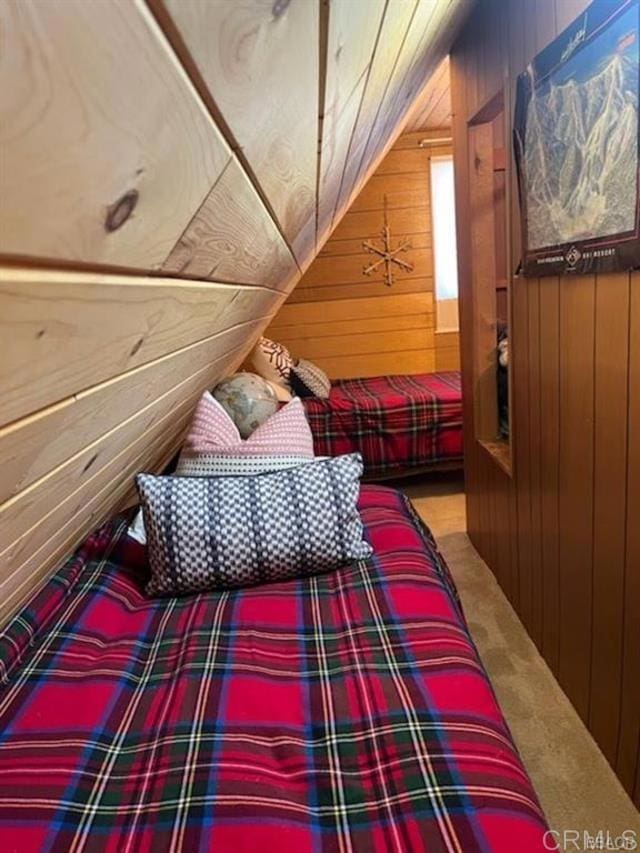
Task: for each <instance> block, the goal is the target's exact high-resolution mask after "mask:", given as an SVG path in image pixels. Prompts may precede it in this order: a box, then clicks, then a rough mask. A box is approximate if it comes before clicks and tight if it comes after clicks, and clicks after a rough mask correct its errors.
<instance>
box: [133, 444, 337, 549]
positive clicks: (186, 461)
mask: <svg viewBox="0 0 640 853" xmlns="http://www.w3.org/2000/svg"><path fill="white" fill-rule="evenodd" d="M316 458H318V459H327V458H328V457H326V456H318V457H316ZM308 463H309V457H308V456H291V455H289V456H284V455H283V456H225V455H224V454H220V453H198V454H197V455H196V456H185V455H184V454H182V455H181V456H180V459H178V465H177V467H176V470H175V476H177V477H250V476H255V475H256V474H270V473H271V472H272V471H283V470H285V469H287V468H295V467H296V465H305V464H308ZM127 534H128V535H129V536H131V537H132V539H135V540H136V542H139V543H140V544H141V545H146V544H147V533H146V530H145V526H144V518H143V516H142V510H141V509H139V510H138V512H137V513H136V516H135V518H134V519H133V521H132V522H131V524H130V525H129V528H128V530H127Z"/></svg>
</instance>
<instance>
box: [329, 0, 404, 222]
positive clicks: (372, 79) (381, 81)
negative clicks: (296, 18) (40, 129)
mask: <svg viewBox="0 0 640 853" xmlns="http://www.w3.org/2000/svg"><path fill="white" fill-rule="evenodd" d="M417 5H418V4H417V2H415V0H389V2H388V3H387V5H386V7H385V10H384V17H383V20H382V26H381V29H380V36H379V39H378V43H377V46H376V51H375V54H374V56H373V60H372V62H371V67H370V70H369V77H368V79H367V83H366V87H365V90H364V94H363V96H362V102H361V104H360V111H359V113H358V118H357V121H356V124H355V127H354V129H353V134H352V137H351V140H350V143H349V151H348V155H347V160H346V163H345V168H344V171H343V174H342V176H341V182H340V190H339V193H338V196H337V198H336V204H335V208H334V211H333V216H334V217H335V216H336V215H337V214H338V213H339V211H341V210H344V209H346V204H347V201H348V199H349V198H350V197H351V194H352V192H353V189H354V186H355V185H356V182H357V180H358V178H359V177H360V175H361V174H362V171H361V169H362V160H363V157H364V152H365V149H366V146H367V143H368V141H369V137H370V135H371V132H372V130H373V127H374V125H375V123H376V120H377V118H378V114H379V112H380V107H381V104H382V101H383V99H384V96H385V94H386V92H387V89H388V87H389V85H392V81H393V80H395V79H396V77H395V69H396V64H397V62H398V59H399V56H400V52H401V50H402V48H403V44H404V41H405V38H406V36H407V32H408V29H409V26H410V25H411V21H412V19H413V16H414V14H415V11H416V8H417Z"/></svg>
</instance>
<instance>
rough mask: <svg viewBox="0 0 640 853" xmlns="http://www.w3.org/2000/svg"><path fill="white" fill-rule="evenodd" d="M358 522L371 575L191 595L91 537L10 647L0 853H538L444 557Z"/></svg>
mask: <svg viewBox="0 0 640 853" xmlns="http://www.w3.org/2000/svg"><path fill="white" fill-rule="evenodd" d="M360 506H361V511H362V516H363V521H364V523H365V527H366V531H367V536H368V538H369V541H370V542H371V543H372V545H373V546H374V549H375V556H374V557H373V558H372V559H371V560H369V561H367V562H366V563H360V564H356V565H353V566H350V567H348V568H345V569H342V570H340V571H337V572H332V573H330V574H326V575H323V576H319V577H313V578H307V579H304V580H297V581H288V582H283V583H276V584H272V585H269V586H263V587H252V588H250V589H246V590H242V591H236V592H219V593H206V594H201V595H198V596H193V597H190V598H180V599H169V600H151V599H147V598H145V597H144V595H143V593H142V587H143V585H144V581H145V579H146V568H145V551H144V548H143V547H142V546H141V545H139V544H138V543H137V542H135V541H134V540H132V539H128V538H126V537H125V536H124V531H125V529H126V522H125V521H124V520H122V519H120V520H116V521H115V522H113V523H111V524H110V525H107V526H105V528H103V529H102V530H101V531H99V532H98V533H97V534H94V535H93V537H91V539H89V540H88V541H87V543H85V545H84V546H83V548H82V549H81V550H80V551H79V553H78V554H77V555H76V557H75V558H74V559H72V560H71V561H69V563H68V564H67V565H66V566H65V567H63V568H62V569H61V570H60V571H59V572H58V574H57V575H56V576H55V578H54V579H53V580H52V581H51V582H50V583H49V584H48V585H47V586H46V587H45V588H44V590H43V591H42V592H41V593H39V594H38V595H37V596H36V597H35V598H34V599H33V601H32V603H31V604H30V606H28V607H27V608H26V609H25V610H24V611H23V612H22V613H21V614H20V615H19V616H18V617H17V618H16V619H14V620H13V622H12V623H11V624H10V625H9V626H8V628H7V630H6V632H5V634H4V636H3V637H2V638H0V658H1V660H2V671H1V675H2V678H3V682H4V684H3V686H2V688H1V689H0V850H2V851H9V850H17V851H21V853H22V851H28V853H30V851H42V850H55V851H82V850H87V851H94V850H96V851H97V850H100V851H102V850H108V851H125V850H127V851H129V850H130V851H153V853H157V852H158V851H164V850H173V851H178V850H184V851H205V850H212V851H222V853H224V851H269V850H270V849H273V850H274V851H278V853H281V851H283V853H288V851H292V853H293V851H295V853H302V852H303V851H321V850H328V851H367V853H368V851H422V850H428V851H461V853H473V851H505V853H506V851H509V853H511V851H516V850H517V851H519V853H527V851H534V850H535V851H538V850H543V849H544V847H543V841H542V838H543V833H544V831H545V829H546V826H545V821H544V818H543V816H542V814H541V812H540V807H539V805H538V802H537V799H536V797H535V794H534V793H533V790H532V788H531V785H530V782H529V780H528V778H527V776H526V773H525V771H524V769H523V767H522V764H521V762H520V759H519V757H518V754H517V752H516V750H515V747H514V746H513V743H512V741H511V737H510V735H509V731H508V729H507V726H506V724H505V722H504V720H503V718H502V715H501V713H500V711H499V708H498V706H497V704H496V700H495V697H494V694H493V691H492V689H491V686H490V684H489V682H488V680H487V677H486V674H485V672H484V670H483V668H482V665H481V663H480V661H479V658H478V656H477V653H476V650H475V647H474V645H473V643H472V641H471V639H470V637H469V634H468V631H467V628H466V624H465V622H464V617H463V615H462V612H461V609H460V605H459V603H458V600H457V597H456V594H455V587H454V586H453V582H452V580H451V578H450V576H449V573H448V571H447V569H446V566H445V564H444V563H443V561H442V559H441V558H440V556H439V555H438V552H437V550H436V548H435V545H434V544H433V541H432V540H431V538H430V536H429V534H428V532H427V531H426V530H425V529H424V528H423V527H422V526H421V524H420V523H419V521H418V520H417V518H416V517H415V516H414V514H413V511H412V509H411V507H410V505H409V504H408V502H407V501H406V499H405V498H404V497H403V496H402V495H401V493H400V492H397V491H395V490H392V489H388V488H384V487H380V486H378V487H373V486H365V487H364V488H363V490H362V494H361V499H360Z"/></svg>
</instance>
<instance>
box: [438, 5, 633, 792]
mask: <svg viewBox="0 0 640 853" xmlns="http://www.w3.org/2000/svg"><path fill="white" fill-rule="evenodd" d="M586 5H587V3H586V2H584V0H481V2H480V3H479V4H478V6H477V7H476V10H475V13H474V15H473V17H472V18H471V19H470V21H469V22H468V24H467V26H466V28H465V30H464V31H463V33H462V34H461V36H460V38H459V39H458V41H457V43H456V45H455V48H454V51H453V54H452V61H451V72H452V98H453V114H454V147H455V158H456V169H457V179H456V180H457V183H456V193H457V203H458V211H459V218H458V229H459V234H458V246H459V265H460V282H461V312H462V335H461V338H462V341H461V343H462V364H463V371H464V374H465V385H464V393H465V442H466V446H465V453H466V460H467V471H466V474H467V489H468V497H467V502H468V526H469V534H470V536H471V538H472V540H473V542H474V544H475V545H476V547H477V548H478V550H479V551H480V553H481V554H482V556H483V557H484V558H485V559H486V561H487V562H488V563H489V565H490V566H491V567H492V569H493V571H494V572H495V574H496V576H497V578H498V581H499V582H500V584H501V586H502V588H503V589H504V591H505V593H506V594H507V596H508V597H509V599H510V600H511V602H512V603H513V605H514V607H515V608H516V610H517V612H518V614H519V615H520V617H521V619H522V621H523V622H524V624H525V626H526V628H527V630H528V631H529V633H530V634H531V636H532V637H533V639H534V641H535V642H536V644H537V645H538V647H539V649H540V650H541V652H542V654H543V655H544V657H545V659H546V660H547V662H548V664H549V666H550V667H551V669H552V670H553V672H554V673H555V675H556V677H557V678H558V680H559V681H560V683H561V685H562V687H563V688H564V690H565V691H566V693H567V695H568V696H569V698H570V699H571V701H572V702H573V704H574V705H575V707H576V708H577V710H578V712H579V714H580V716H581V717H582V719H583V720H584V721H585V723H586V724H587V725H588V727H589V728H590V730H591V732H592V733H593V735H594V737H595V739H596V740H597V742H598V743H599V745H600V747H601V748H602V750H603V752H604V754H605V755H606V756H607V758H608V760H609V761H610V762H611V764H612V765H613V767H614V768H615V770H616V772H617V773H618V775H619V777H620V779H621V780H622V782H623V784H624V786H625V788H626V789H627V791H628V792H629V793H630V795H631V796H632V797H633V798H634V800H635V802H636V804H640V769H639V768H640V276H639V275H638V273H632V274H617V275H598V276H583V277H571V278H568V277H561V278H557V277H556V278H540V279H536V278H530V279H522V278H512V279H511V324H512V328H511V346H512V379H513V411H512V432H513V470H512V475H511V476H510V475H509V474H507V473H506V472H505V471H504V470H503V469H502V467H500V465H499V464H497V462H496V461H495V460H494V458H493V457H492V456H491V455H490V453H489V452H488V450H487V449H486V448H484V447H482V446H481V445H480V444H479V443H478V441H477V440H476V438H475V435H476V433H475V426H474V407H473V394H474V387H473V382H474V379H473V374H474V372H473V361H472V359H473V346H474V313H473V312H474V307H473V302H472V292H471V281H472V268H473V267H472V265H473V262H474V255H475V252H476V251H478V249H477V248H475V247H474V248H475V250H474V249H472V247H471V239H470V238H471V222H470V219H469V204H468V202H469V187H470V185H471V184H472V182H473V180H474V175H473V174H472V172H473V168H474V165H473V160H472V161H471V163H470V161H469V151H468V141H467V139H468V122H469V120H470V119H471V118H472V117H473V116H475V115H477V114H478V112H479V110H481V108H482V107H483V105H484V104H486V103H488V102H489V101H490V100H491V98H492V97H493V96H494V95H495V94H496V93H497V92H499V91H500V90H501V89H502V88H503V87H504V91H505V104H506V108H507V109H506V119H507V122H508V125H509V124H510V122H511V119H510V114H511V110H512V107H513V97H514V91H515V78H516V76H517V74H518V73H519V72H521V71H522V70H523V69H524V67H525V66H526V64H527V63H528V62H529V61H530V60H531V58H532V57H533V56H534V55H535V54H536V53H537V52H538V51H539V50H540V49H541V48H542V47H544V45H545V44H547V43H548V42H549V41H551V40H552V39H553V38H554V37H555V35H556V34H558V33H560V32H561V31H562V30H563V29H564V28H565V27H566V26H567V25H568V24H569V23H570V22H571V21H572V20H573V19H574V18H575V17H576V16H577V15H578V14H579V13H580V12H581V11H582V10H583V9H584V8H585V7H586ZM507 169H508V173H507V181H508V183H509V186H510V188H511V191H512V192H511V206H510V216H509V217H508V219H509V222H508V232H509V234H510V239H511V249H512V254H511V270H513V266H514V263H515V262H516V261H517V259H518V257H519V245H518V244H519V237H518V234H519V221H518V208H517V194H516V192H515V183H514V175H513V163H512V162H511V163H508V164H507ZM587 772H589V768H585V773H587Z"/></svg>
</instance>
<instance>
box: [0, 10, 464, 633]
mask: <svg viewBox="0 0 640 853" xmlns="http://www.w3.org/2000/svg"><path fill="white" fill-rule="evenodd" d="M465 5H466V3H465V0H454V2H450V0H389V2H387V0H367V2H366V3H365V2H358V3H355V2H353V0H334V2H332V3H331V4H330V5H329V4H328V3H325V2H320V0H296V2H292V3H282V4H280V3H278V4H275V5H274V4H273V3H271V2H268V0H240V2H237V3H236V2H234V3H209V2H204V0H202V2H201V0H194V2H189V3H181V2H177V0H166V2H165V0H149V2H148V3H147V2H144V0H114V2H113V3H110V4H109V3H105V2H102V0H95V2H91V3H87V2H81V0H65V2H64V3H42V2H38V0H24V2H22V1H21V2H18V0H8V2H6V3H5V4H4V5H3V6H2V9H1V12H0V14H2V19H1V30H2V38H3V50H2V51H1V52H0V84H1V85H0V144H1V145H2V156H3V163H2V167H3V168H2V175H1V177H0V193H1V195H2V205H1V206H0V257H1V258H2V268H1V270H0V340H2V359H0V394H1V398H2V401H3V405H2V412H1V417H0V462H2V465H3V478H2V483H1V485H0V521H1V525H2V528H1V531H2V532H1V540H0V552H1V554H0V559H1V563H0V588H1V590H2V594H1V597H0V621H2V620H4V619H6V617H7V616H8V615H9V614H10V613H12V612H14V610H15V608H16V607H17V606H18V605H19V604H20V603H21V602H23V601H24V600H25V598H26V596H27V595H28V594H29V592H30V591H32V590H33V589H34V588H36V587H37V586H38V584H40V583H41V582H42V581H43V580H44V579H45V578H46V577H47V575H48V573H49V572H50V571H51V570H52V568H53V567H54V566H55V565H56V563H57V562H58V561H60V560H62V559H63V558H64V556H65V555H66V554H67V553H68V552H69V551H70V550H71V549H72V548H73V547H74V545H76V544H77V543H78V541H79V539H80V538H81V537H82V536H84V535H85V534H86V533H87V532H88V531H89V530H90V529H91V527H92V526H94V525H95V524H97V523H98V522H99V521H101V520H102V519H103V518H105V517H106V516H108V515H109V513H111V512H113V511H114V509H116V508H117V507H119V506H120V505H122V503H123V502H126V501H130V500H131V497H132V484H133V477H134V475H135V474H136V473H137V472H138V471H139V470H141V469H149V470H156V471H157V470H158V467H159V466H162V465H163V464H164V463H165V462H166V460H167V459H168V458H169V456H170V454H172V453H173V452H175V450H176V449H177V447H178V446H179V443H180V441H181V438H182V436H183V434H184V430H185V427H186V425H187V424H188V421H189V418H190V416H191V413H192V411H193V407H194V406H195V403H196V401H197V399H198V396H199V394H200V393H201V392H202V390H203V389H204V388H208V387H210V386H211V385H213V384H214V383H215V382H216V381H217V380H218V379H219V378H220V376H221V375H223V374H224V373H229V372H232V371H233V370H234V369H236V368H237V366H238V365H239V364H240V363H241V362H242V360H243V358H244V357H245V356H246V353H247V352H248V349H249V348H250V347H251V345H252V343H253V342H254V340H255V338H256V337H257V335H258V334H259V333H260V331H261V330H262V329H263V328H264V326H265V325H266V324H267V323H268V321H269V320H270V319H271V318H272V317H273V315H274V313H275V312H276V310H277V309H278V308H279V307H280V305H281V304H282V302H283V301H284V299H285V297H286V296H287V295H288V293H289V292H290V290H291V289H292V288H293V286H294V284H295V283H296V281H297V278H298V276H299V274H300V270H301V269H302V268H306V267H307V266H308V265H309V263H310V260H311V257H312V254H313V252H314V251H315V248H316V243H317V236H318V234H317V232H318V230H320V231H321V232H322V233H321V240H324V239H325V236H326V235H327V234H328V232H329V229H330V228H331V226H332V223H333V222H337V221H338V220H339V218H340V216H341V215H342V213H343V207H344V206H345V205H344V204H343V202H345V200H346V199H347V196H348V195H349V194H350V193H353V192H354V191H355V189H356V188H357V187H359V186H360V184H361V183H362V181H363V179H364V178H365V176H368V175H369V174H370V173H371V172H372V171H373V168H374V164H375V162H377V160H379V159H380V158H381V157H382V154H383V153H384V150H385V147H386V146H388V145H389V144H390V143H391V142H392V141H393V139H394V138H395V137H396V136H397V135H398V134H399V132H400V129H401V128H400V121H401V119H402V118H403V117H404V115H405V114H406V112H407V110H408V108H409V105H410V102H411V100H412V98H413V96H414V94H416V93H417V92H418V90H419V89H420V87H422V86H423V85H424V83H425V82H426V77H427V76H428V71H429V68H430V67H431V64H435V63H437V62H439V61H440V60H441V58H442V56H443V55H444V53H445V52H446V50H447V49H448V46H449V43H450V41H451V40H452V38H453V29H452V23H453V22H455V21H459V20H460V15H461V14H462V12H461V10H462V9H463V7H464V6H465ZM383 13H384V15H383ZM172 16H173V17H172ZM428 22H430V25H429V26H427V23H428ZM325 24H326V25H327V26H326V27H325ZM381 24H383V25H384V29H383V30H382V33H384V41H381V40H380V38H379V36H380V35H381V29H380V28H381ZM384 102H386V103H388V104H391V103H393V111H392V114H391V115H385V116H383V115H382V112H381V106H383V103H384ZM376 127H377V130H376ZM356 131H357V133H356ZM367 149H368V153H367ZM351 152H353V154H354V157H353V158H350V153H351ZM350 159H353V160H354V168H353V169H352V171H350V172H349V177H348V181H347V182H346V183H345V180H344V177H345V174H346V167H347V165H348V166H349V168H351V165H352V164H351V162H350ZM355 166H357V168H355ZM388 180H389V184H388V187H387V190H386V191H385V192H388V195H389V196H390V200H389V207H390V209H391V210H392V211H393V216H394V217H397V218H396V219H394V228H395V227H396V226H397V228H398V230H399V231H403V230H406V229H404V224H405V223H407V224H408V223H409V219H410V213H413V214H414V215H415V216H416V217H418V218H420V223H419V226H417V227H416V226H414V231H415V233H414V236H415V238H416V245H415V253H416V269H415V270H414V272H413V274H412V275H410V276H408V277H407V278H406V280H404V281H399V282H398V285H397V287H396V289H395V290H394V292H393V294H389V293H388V292H385V293H384V294H383V295H384V302H385V303H386V304H384V305H378V303H380V302H381V301H383V300H380V299H379V297H380V295H382V294H381V289H382V288H383V287H384V285H383V284H382V283H381V281H377V280H371V281H370V282H368V283H367V284H366V285H365V286H364V288H362V289H361V285H360V282H359V279H358V278H353V276H352V272H351V271H350V270H349V269H348V265H345V260H344V258H347V257H351V256H352V255H353V254H354V252H353V246H354V241H358V242H359V241H361V239H362V235H361V232H363V231H364V233H365V235H367V236H370V232H371V229H372V225H373V224H374V223H373V219H372V218H371V217H372V214H373V218H374V219H375V227H374V229H373V230H374V232H377V231H378V230H379V228H380V227H381V223H380V222H379V216H378V215H377V214H378V212H379V206H380V203H381V202H380V191H381V190H382V189H383V187H382V185H381V184H380V185H378V186H376V187H375V190H374V189H372V190H371V192H370V193H369V196H368V199H365V200H364V202H363V206H362V207H361V208H360V210H359V211H358V212H356V213H355V214H354V218H352V219H351V220H350V221H349V222H348V223H347V226H346V227H345V229H344V233H343V234H342V235H340V236H339V238H338V242H337V243H336V244H335V247H330V248H329V250H328V251H327V253H326V254H325V255H323V258H327V257H330V256H331V255H332V254H333V255H334V258H335V259H336V270H337V271H338V278H339V279H342V281H336V282H335V283H334V284H329V285H328V286H325V282H324V272H323V270H322V269H320V270H319V271H318V273H316V280H315V281H313V277H312V280H311V285H312V286H309V287H307V288H303V289H302V291H301V293H302V294H303V296H302V301H301V302H300V303H299V304H295V305H291V306H290V307H291V309H292V311H293V314H292V315H291V316H293V315H294V314H296V312H299V313H300V315H301V316H304V313H305V312H306V311H308V310H309V309H308V306H307V304H306V303H305V302H304V300H306V299H309V298H311V299H316V295H315V292H316V291H321V292H322V293H321V299H322V303H323V304H324V305H326V308H323V318H322V323H318V322H316V321H315V320H313V318H309V317H307V320H306V321H305V324H303V325H302V326H300V327H299V329H298V331H297V333H296V334H297V336H298V337H297V338H296V339H295V340H300V341H304V342H305V344H308V345H309V346H311V348H312V351H313V352H317V353H318V358H319V359H324V362H325V363H326V364H327V368H328V369H329V370H330V372H333V375H335V372H334V371H335V369H336V365H337V363H338V361H340V362H342V355H348V358H349V359H350V362H349V363H348V366H344V365H343V367H344V369H346V370H347V371H348V372H349V371H352V372H353V373H352V375H354V374H360V375H366V374H367V373H369V374H370V373H371V372H373V373H382V372H387V369H390V370H392V371H398V372H411V371H415V370H428V369H432V368H433V365H434V364H435V348H434V346H433V342H432V328H433V306H432V294H431V291H432V288H433V283H432V278H431V274H432V269H431V263H430V246H431V235H430V222H429V218H428V206H429V202H428V197H425V196H424V194H423V193H422V192H421V191H415V189H414V190H413V191H412V190H409V189H408V188H407V186H406V182H404V183H403V175H402V174H398V173H397V170H396V171H394V170H393V169H392V170H391V171H390V173H389V175H388ZM343 187H344V188H345V189H344V192H343V191H342V188H343ZM425 198H426V200H425ZM407 211H409V213H408V212H407ZM409 230H411V229H409ZM407 233H409V231H407ZM334 248H335V249H336V251H335V253H334V251H333V250H334ZM359 251H360V253H361V250H359ZM358 263H360V261H358ZM56 267H58V268H56ZM336 288H340V293H339V294H338V293H336ZM337 303H340V304H339V307H338V308H335V309H334V305H337ZM356 303H357V308H356ZM309 304H310V305H314V304H315V303H309ZM353 312H357V313H356V314H355V316H354V314H353ZM358 318H362V319H363V326H362V329H361V330H360V331H359V332H356V333H355V336H354V332H353V328H352V327H353V322H354V320H357V319H358ZM372 341H373V342H375V341H378V343H377V344H372ZM347 342H349V347H348V349H346V344H347ZM372 346H375V349H374V350H372V349H371V347H372ZM314 348H315V349H314ZM336 353H341V354H340V355H337V354H336Z"/></svg>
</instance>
